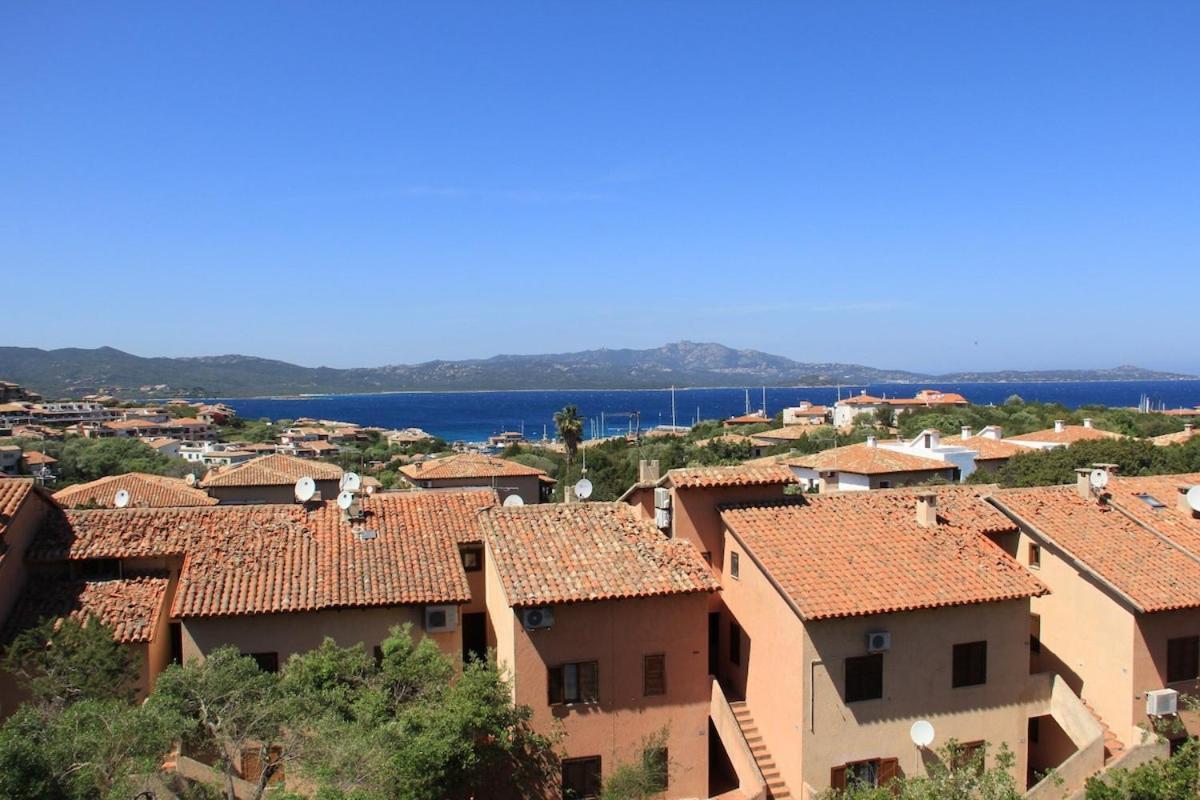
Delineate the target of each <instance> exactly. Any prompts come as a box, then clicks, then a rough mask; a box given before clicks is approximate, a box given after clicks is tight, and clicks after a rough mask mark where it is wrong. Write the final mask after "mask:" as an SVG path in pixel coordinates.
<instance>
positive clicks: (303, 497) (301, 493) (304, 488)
mask: <svg viewBox="0 0 1200 800" xmlns="http://www.w3.org/2000/svg"><path fill="white" fill-rule="evenodd" d="M316 493H317V482H316V481H314V480H313V479H312V478H310V477H308V476H307V475H305V476H304V477H303V478H301V479H300V480H298V481H296V500H297V501H299V502H301V503H307V502H308V501H309V500H312V499H313V495H315V494H316Z"/></svg>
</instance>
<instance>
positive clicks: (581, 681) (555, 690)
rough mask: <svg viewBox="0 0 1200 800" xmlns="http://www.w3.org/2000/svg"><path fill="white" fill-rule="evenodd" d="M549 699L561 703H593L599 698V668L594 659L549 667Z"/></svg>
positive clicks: (554, 702)
mask: <svg viewBox="0 0 1200 800" xmlns="http://www.w3.org/2000/svg"><path fill="white" fill-rule="evenodd" d="M549 689H550V691H549V699H550V704H551V705H557V704H561V703H594V702H596V701H597V700H598V699H599V698H600V668H599V666H598V665H597V663H596V662H595V661H582V662H579V663H576V664H562V665H560V666H557V667H551V668H550V687H549Z"/></svg>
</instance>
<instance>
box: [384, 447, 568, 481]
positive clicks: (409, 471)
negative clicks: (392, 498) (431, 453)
mask: <svg viewBox="0 0 1200 800" xmlns="http://www.w3.org/2000/svg"><path fill="white" fill-rule="evenodd" d="M400 472H402V473H403V474H404V475H405V477H408V478H412V479H414V480H423V481H429V480H434V481H436V480H453V479H456V478H513V477H519V476H522V475H545V474H546V473H545V472H543V471H542V470H540V469H537V468H536V467H529V466H526V465H524V464H520V463H518V462H516V461H509V460H508V459H506V458H496V457H495V456H485V455H479V454H476V453H455V454H454V455H449V456H443V457H442V458H433V459H429V460H428V461H419V462H417V463H415V464H407V465H405V466H403V467H401V468H400Z"/></svg>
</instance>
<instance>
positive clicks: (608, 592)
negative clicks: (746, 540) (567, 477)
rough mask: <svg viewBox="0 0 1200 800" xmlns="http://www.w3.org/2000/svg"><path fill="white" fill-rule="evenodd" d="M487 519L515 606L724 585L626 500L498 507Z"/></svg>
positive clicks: (499, 569) (497, 562) (506, 588)
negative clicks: (717, 581) (718, 583)
mask: <svg viewBox="0 0 1200 800" xmlns="http://www.w3.org/2000/svg"><path fill="white" fill-rule="evenodd" d="M481 518H482V520H483V529H484V533H485V535H486V537H487V541H488V545H489V547H490V549H491V552H492V558H493V563H494V564H495V565H496V571H497V572H498V573H499V575H500V581H501V583H502V584H503V586H504V593H505V595H506V597H507V598H508V602H509V603H510V604H511V605H512V606H513V607H515V608H519V607H523V606H537V605H553V604H555V603H572V602H582V601H588V600H615V599H622V598H631V597H655V596H660V595H671V594H685V593H689V592H711V591H716V589H717V588H718V586H717V583H716V581H715V580H714V579H713V577H712V572H711V570H710V569H709V567H708V565H707V564H705V563H704V560H703V559H702V558H700V554H699V553H698V552H697V551H696V549H695V548H694V547H693V546H692V545H691V544H689V543H687V542H684V541H682V540H679V539H667V538H666V537H664V536H663V535H662V533H661V532H660V531H659V530H658V529H657V528H655V527H654V524H653V523H651V522H649V521H647V520H646V519H644V518H643V517H642V516H641V515H640V514H639V513H638V511H637V509H635V508H633V507H632V506H629V505H626V504H624V503H573V504H569V505H564V504H557V503H556V504H543V505H536V506H521V507H517V508H503V507H497V508H493V509H491V510H490V511H488V512H487V513H485V514H482V515H481Z"/></svg>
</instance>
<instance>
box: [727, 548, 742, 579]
mask: <svg viewBox="0 0 1200 800" xmlns="http://www.w3.org/2000/svg"><path fill="white" fill-rule="evenodd" d="M741 571H742V565H741V564H740V563H739V559H738V554H737V553H735V552H733V551H730V553H729V576H730V577H731V578H739V579H740V578H741V577H742V575H741Z"/></svg>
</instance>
